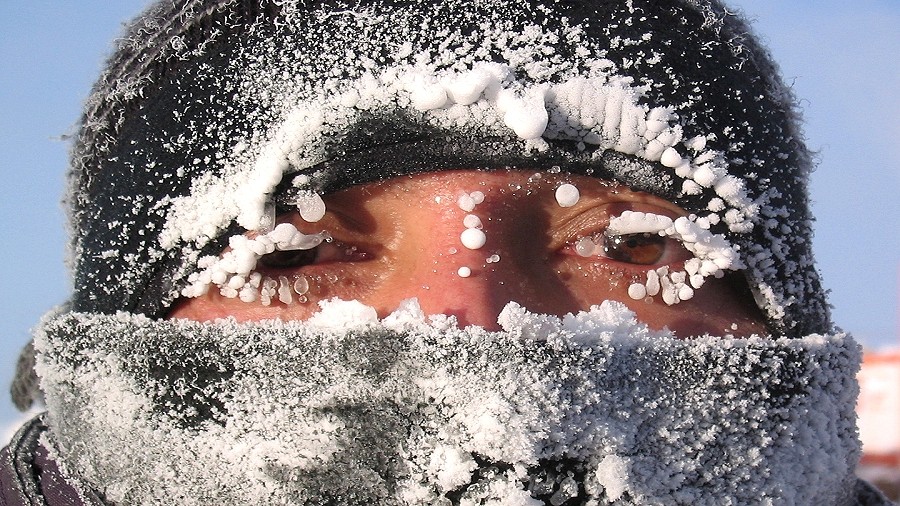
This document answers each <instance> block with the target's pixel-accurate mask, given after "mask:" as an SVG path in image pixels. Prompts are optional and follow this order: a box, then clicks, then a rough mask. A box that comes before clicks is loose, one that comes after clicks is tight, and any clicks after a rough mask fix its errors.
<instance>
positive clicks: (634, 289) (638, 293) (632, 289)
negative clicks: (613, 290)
mask: <svg viewBox="0 0 900 506" xmlns="http://www.w3.org/2000/svg"><path fill="white" fill-rule="evenodd" d="M628 296H629V297H631V298H632V299H634V300H641V299H643V298H644V297H646V296H647V287H646V286H644V285H642V284H640V283H632V284H631V285H630V286H629V287H628Z"/></svg>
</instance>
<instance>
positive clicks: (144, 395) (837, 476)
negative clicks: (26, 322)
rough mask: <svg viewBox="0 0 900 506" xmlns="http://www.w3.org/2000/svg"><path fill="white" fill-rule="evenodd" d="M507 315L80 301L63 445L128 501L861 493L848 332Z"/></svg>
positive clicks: (678, 500)
mask: <svg viewBox="0 0 900 506" xmlns="http://www.w3.org/2000/svg"><path fill="white" fill-rule="evenodd" d="M499 323H500V324H501V326H502V329H503V330H502V331H499V332H488V331H485V330H483V329H481V328H478V327H468V328H464V329H460V328H459V327H458V326H457V325H456V322H455V320H454V318H453V317H448V316H443V315H436V316H428V315H425V314H423V312H422V311H421V309H420V308H419V306H418V304H417V303H416V301H415V300H409V301H406V302H404V303H403V304H402V305H401V307H400V308H398V309H397V310H396V311H395V312H394V313H392V314H390V315H389V316H387V317H385V318H383V319H379V318H378V317H377V315H375V313H374V310H372V309H371V308H366V307H365V306H363V305H362V304H359V303H356V302H344V301H339V300H333V301H330V302H326V303H323V304H322V310H321V312H320V313H319V314H318V315H317V316H314V317H313V318H312V319H310V320H309V321H308V322H305V323H303V322H280V321H267V322H258V323H247V324H238V323H235V322H233V321H230V320H222V321H218V322H216V323H213V324H200V323H196V322H190V321H178V320H176V321H154V320H149V319H146V318H142V317H138V316H133V315H128V314H118V315H96V314H77V313H70V314H64V315H61V316H58V317H53V318H51V319H49V320H48V321H46V322H44V324H43V326H42V329H41V331H40V332H39V333H38V335H37V336H36V347H37V349H38V352H39V357H38V373H39V375H40V376H41V379H42V388H43V389H44V391H45V392H46V396H47V404H48V408H49V412H50V414H51V415H50V419H49V423H50V426H51V428H52V431H51V434H52V438H53V439H52V441H51V443H52V444H53V445H54V446H55V447H56V448H57V449H58V451H59V453H60V455H61V458H62V459H63V462H64V464H65V465H66V466H69V467H70V469H74V470H75V471H77V473H78V474H80V475H81V476H83V477H85V478H86V479H87V480H88V481H89V482H91V483H93V484H94V486H95V487H98V490H99V491H100V492H102V493H103V494H104V496H105V497H106V498H108V499H109V500H111V501H113V502H115V503H116V504H172V503H173V502H174V503H178V504H319V503H323V502H329V501H339V502H341V503H342V504H504V505H513V504H515V505H536V504H561V503H562V501H564V500H566V498H572V497H579V503H581V502H583V503H585V504H612V503H615V504H698V505H705V504H709V505H712V504H716V505H719V504H751V503H752V504H842V503H843V502H844V500H845V499H846V498H847V495H846V494H847V493H849V491H852V489H853V486H852V485H853V483H854V478H853V472H852V471H853V468H854V466H855V463H856V461H857V459H858V456H859V445H858V441H857V438H856V430H855V416H854V404H855V398H856V383H855V381H854V375H855V373H856V370H857V368H858V363H859V360H860V351H859V349H858V346H857V345H856V344H855V343H854V342H853V340H852V339H851V338H849V337H847V336H844V335H834V336H817V335H813V336H808V337H805V338H802V339H786V338H763V337H759V338H757V337H753V338H747V339H736V338H732V337H729V336H724V337H710V336H707V337H702V338H697V339H692V340H679V339H676V338H675V337H674V336H673V335H672V334H671V333H668V332H665V331H652V330H650V329H648V328H647V327H646V326H644V325H643V324H640V323H638V322H636V321H635V318H634V315H633V314H632V313H631V312H630V311H628V310H627V309H626V308H625V307H624V306H623V305H622V304H619V303H615V302H607V303H604V304H602V305H600V306H596V307H593V308H591V309H590V311H586V312H581V313H578V314H570V315H566V316H564V317H562V318H560V317H556V316H550V315H542V314H535V313H531V312H529V311H527V310H526V309H525V308H522V307H521V306H518V305H516V304H514V303H510V304H509V305H508V306H507V308H506V309H505V310H504V311H503V313H502V314H501V316H500V318H499ZM554 469H556V470H558V472H556V471H554V473H555V474H552V473H550V471H552V470H554ZM548 470H550V471H548ZM548 476H549V478H548ZM554 476H555V478H554ZM448 498H449V499H448Z"/></svg>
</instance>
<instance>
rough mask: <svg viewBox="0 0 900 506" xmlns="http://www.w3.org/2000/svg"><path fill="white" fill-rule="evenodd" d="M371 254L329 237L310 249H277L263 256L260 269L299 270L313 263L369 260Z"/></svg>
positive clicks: (260, 260)
mask: <svg viewBox="0 0 900 506" xmlns="http://www.w3.org/2000/svg"><path fill="white" fill-rule="evenodd" d="M368 258H369V255H368V254H367V253H366V252H365V251H363V250H361V249H360V248H359V247H357V246H353V245H349V244H346V243H344V242H341V241H337V240H334V239H333V238H331V237H329V238H328V239H326V240H324V241H323V242H321V243H319V244H318V245H317V246H314V247H312V248H308V249H285V250H275V251H273V252H271V253H267V254H265V255H263V256H261V257H260V258H259V260H258V262H257V269H258V270H298V269H302V268H304V267H308V266H313V265H323V264H329V263H339V262H358V261H363V260H367V259H368Z"/></svg>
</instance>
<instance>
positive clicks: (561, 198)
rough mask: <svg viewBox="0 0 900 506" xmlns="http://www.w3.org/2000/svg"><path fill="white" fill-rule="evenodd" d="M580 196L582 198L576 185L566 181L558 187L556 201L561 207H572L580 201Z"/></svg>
mask: <svg viewBox="0 0 900 506" xmlns="http://www.w3.org/2000/svg"><path fill="white" fill-rule="evenodd" d="M579 198H581V194H580V193H579V192H578V188H576V187H575V185H572V184H569V183H565V184H561V185H559V188H557V189H556V203H557V204H559V207H572V206H574V205H575V204H577V203H578V199H579Z"/></svg>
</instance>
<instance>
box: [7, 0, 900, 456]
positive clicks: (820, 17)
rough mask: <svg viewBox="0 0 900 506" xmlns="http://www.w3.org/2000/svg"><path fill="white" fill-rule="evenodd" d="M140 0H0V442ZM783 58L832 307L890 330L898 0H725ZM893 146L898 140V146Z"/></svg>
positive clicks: (897, 197)
mask: <svg viewBox="0 0 900 506" xmlns="http://www.w3.org/2000/svg"><path fill="white" fill-rule="evenodd" d="M144 3H145V2H144V0H78V1H68V0H58V1H50V0H5V1H3V2H2V7H3V15H2V17H0V107H2V112H0V177H2V182H3V183H2V184H0V193H2V199H0V206H2V213H0V238H2V239H0V284H2V285H3V287H2V288H0V311H2V320H0V329H2V330H0V384H2V385H3V391H0V443H2V440H3V439H4V438H5V437H6V432H5V428H7V427H9V426H11V425H12V424H14V423H17V420H18V419H20V417H21V415H19V414H18V413H16V411H15V409H14V408H13V407H12V405H11V403H10V402H9V400H8V396H7V395H6V394H5V392H4V391H5V390H6V385H8V384H9V381H10V380H11V378H12V374H13V369H14V364H15V359H16V356H17V355H18V350H19V348H20V347H21V346H22V345H24V344H25V342H26V341H27V340H28V337H29V329H30V328H31V327H32V326H33V325H34V324H35V323H36V322H37V321H38V319H39V318H40V316H41V314H43V313H44V312H45V311H46V310H48V309H49V308H51V307H52V306H54V305H56V304H59V303H62V302H63V301H64V300H65V299H66V295H67V293H68V292H69V290H70V287H69V281H68V277H67V273H66V269H65V267H64V258H65V255H66V252H65V248H66V246H65V244H66V239H65V233H64V222H65V220H64V217H63V212H62V210H61V207H60V205H59V201H60V197H61V195H62V190H63V180H64V174H65V172H66V163H67V162H66V157H67V151H68V143H67V142H66V141H65V140H64V138H65V136H66V135H68V134H70V133H71V132H72V131H73V125H74V124H75V123H76V122H77V120H78V117H79V114H80V109H81V103H82V101H83V100H84V99H85V97H86V96H87V93H88V91H89V90H90V86H91V84H92V82H93V79H95V78H96V76H97V74H98V73H99V70H100V68H101V65H102V62H103V59H104V57H105V55H106V54H107V53H108V52H109V51H110V48H111V41H112V40H113V38H114V37H115V36H116V35H117V34H118V33H119V30H120V27H121V23H122V22H123V21H124V20H127V19H129V18H130V17H132V16H133V15H135V14H137V13H138V12H139V10H140V9H141V7H142V5H143V4H144ZM730 4H731V5H732V6H735V7H739V8H741V9H743V10H744V12H745V13H746V14H747V15H748V16H749V17H750V18H751V19H754V20H756V24H755V27H756V31H757V32H758V33H760V34H761V35H762V37H763V40H764V41H766V43H767V44H768V45H769V47H770V49H771V51H772V53H773V54H774V56H775V59H776V60H777V61H778V62H780V64H781V67H782V71H783V73H784V76H785V79H786V80H787V82H788V83H792V85H793V88H794V90H795V93H796V95H797V97H798V98H800V99H801V105H802V108H803V110H804V111H805V116H806V121H807V123H806V135H807V138H808V142H809V144H810V146H811V147H812V148H814V149H816V150H818V152H819V155H820V159H821V163H820V165H819V169H818V170H817V172H816V173H815V174H814V175H813V181H812V188H811V191H812V199H813V206H814V208H813V209H814V213H815V215H816V216H817V217H818V224H817V228H816V237H815V240H814V243H815V247H816V251H817V257H818V260H819V265H820V269H821V271H822V273H823V275H824V280H825V284H826V286H827V287H828V288H829V289H830V290H831V301H832V303H833V304H834V306H835V309H834V319H835V321H836V322H837V324H838V325H840V326H841V327H843V328H844V329H846V330H849V331H851V332H853V333H854V335H856V337H857V338H858V339H859V340H860V341H861V342H862V343H864V344H865V345H866V346H869V347H879V348H884V347H888V346H897V344H898V323H897V316H898V299H897V293H898V264H900V255H898V251H900V233H898V218H897V216H898V215H900V163H898V159H900V93H898V90H900V63H898V62H900V56H898V50H900V29H898V27H900V1H897V0H853V1H852V2H848V1H846V0H818V1H815V2H811V1H810V2H807V1H803V2H799V1H789V0H740V1H738V0H732V1H731V2H730ZM895 151H896V153H895Z"/></svg>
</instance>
